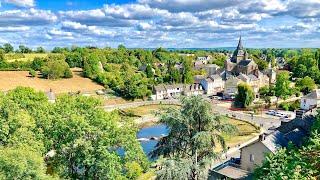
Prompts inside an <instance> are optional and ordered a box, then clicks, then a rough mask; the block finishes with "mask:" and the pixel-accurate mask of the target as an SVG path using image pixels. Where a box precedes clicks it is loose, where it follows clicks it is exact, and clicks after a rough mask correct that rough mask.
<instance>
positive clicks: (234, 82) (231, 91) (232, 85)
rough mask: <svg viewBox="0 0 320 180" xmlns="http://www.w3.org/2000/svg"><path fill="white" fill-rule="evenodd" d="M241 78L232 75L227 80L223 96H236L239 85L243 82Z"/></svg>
mask: <svg viewBox="0 0 320 180" xmlns="http://www.w3.org/2000/svg"><path fill="white" fill-rule="evenodd" d="M241 82H242V81H241V79H239V78H237V77H234V76H231V77H230V78H229V79H227V80H226V82H225V86H224V92H223V96H224V97H227V98H232V97H235V96H236V94H237V93H238V85H239V84H240V83H241Z"/></svg>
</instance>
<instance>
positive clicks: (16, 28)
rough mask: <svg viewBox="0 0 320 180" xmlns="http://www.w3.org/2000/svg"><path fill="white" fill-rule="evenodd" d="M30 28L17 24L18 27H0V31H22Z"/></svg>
mask: <svg viewBox="0 0 320 180" xmlns="http://www.w3.org/2000/svg"><path fill="white" fill-rule="evenodd" d="M28 30H30V27H28V26H18V27H12V26H8V27H0V32H22V31H28Z"/></svg>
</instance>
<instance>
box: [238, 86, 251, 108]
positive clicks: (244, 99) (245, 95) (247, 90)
mask: <svg viewBox="0 0 320 180" xmlns="http://www.w3.org/2000/svg"><path fill="white" fill-rule="evenodd" d="M254 98H255V96H254V92H253V90H252V88H251V87H250V86H249V85H248V84H245V83H242V84H239V85H238V94H237V95H236V99H235V104H236V106H238V107H242V108H246V107H248V106H250V105H251V103H252V102H253V100H254Z"/></svg>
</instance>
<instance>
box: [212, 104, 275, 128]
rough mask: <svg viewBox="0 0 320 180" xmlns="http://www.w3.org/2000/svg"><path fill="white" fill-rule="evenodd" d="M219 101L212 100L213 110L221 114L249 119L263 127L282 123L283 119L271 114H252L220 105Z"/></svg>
mask: <svg viewBox="0 0 320 180" xmlns="http://www.w3.org/2000/svg"><path fill="white" fill-rule="evenodd" d="M218 103H219V102H217V101H212V102H211V104H212V110H213V111H214V112H216V113H218V114H220V115H226V116H229V117H234V118H236V119H240V120H244V121H248V122H251V123H254V124H256V125H258V126H260V127H262V128H263V129H266V130H267V129H269V128H270V127H274V126H276V127H278V126H280V124H281V121H280V119H279V118H278V117H274V116H269V115H251V114H247V113H244V112H241V111H232V110H230V109H229V108H226V107H222V106H219V105H218Z"/></svg>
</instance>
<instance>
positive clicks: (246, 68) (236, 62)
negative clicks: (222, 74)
mask: <svg viewBox="0 0 320 180" xmlns="http://www.w3.org/2000/svg"><path fill="white" fill-rule="evenodd" d="M225 71H226V73H227V74H231V75H234V76H238V75H240V74H245V75H250V74H253V75H256V76H258V73H259V68H258V65H257V64H256V63H255V62H254V61H253V60H251V59H249V54H248V53H247V51H246V50H245V49H244V48H243V45H242V40H241V36H240V38H239V43H238V46H237V48H236V50H235V51H234V52H233V55H232V57H231V58H230V59H227V60H226V61H225Z"/></svg>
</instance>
